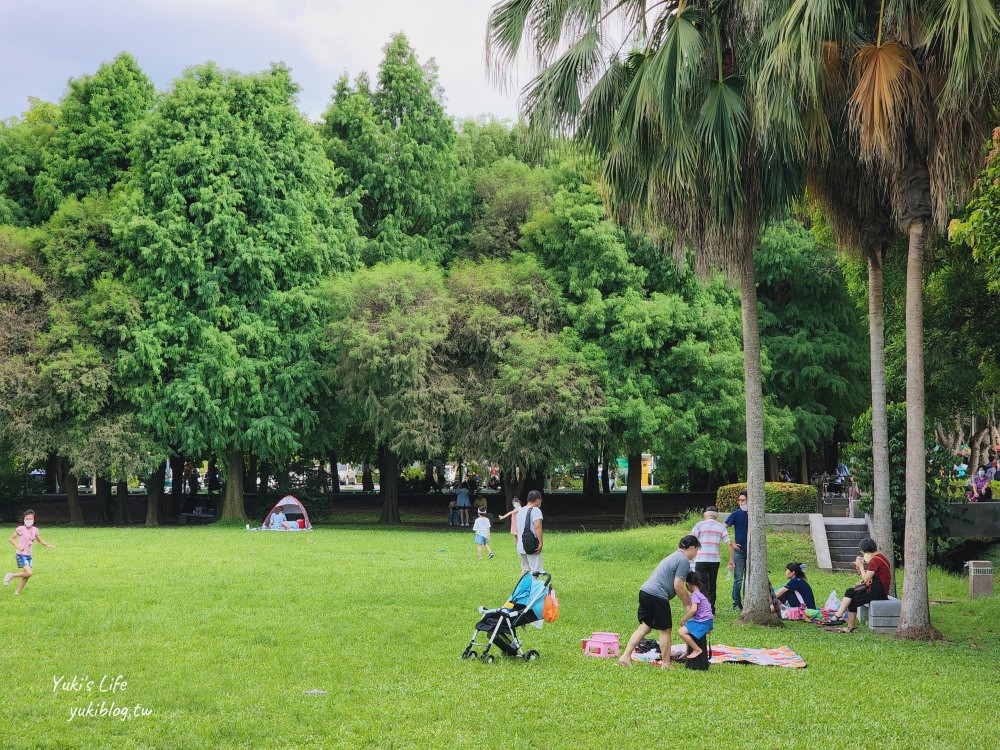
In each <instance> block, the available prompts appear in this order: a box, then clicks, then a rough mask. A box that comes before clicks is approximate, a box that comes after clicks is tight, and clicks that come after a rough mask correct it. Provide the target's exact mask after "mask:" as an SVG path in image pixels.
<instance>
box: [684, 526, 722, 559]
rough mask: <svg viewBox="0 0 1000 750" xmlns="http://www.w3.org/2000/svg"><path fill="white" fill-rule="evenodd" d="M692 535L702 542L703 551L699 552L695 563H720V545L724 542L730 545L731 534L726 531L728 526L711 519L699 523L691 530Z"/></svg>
mask: <svg viewBox="0 0 1000 750" xmlns="http://www.w3.org/2000/svg"><path fill="white" fill-rule="evenodd" d="M691 533H692V534H693V535H694V536H696V537H698V541H699V542H701V549H700V550H698V556H697V557H696V558H695V559H694V561H695V562H696V563H699V562H719V545H720V544H721V543H723V542H724V543H726V544H729V532H728V531H726V524H724V523H722V522H721V521H714V520H709V519H706V520H704V521H698V523H696V524H695V525H694V528H693V529H691Z"/></svg>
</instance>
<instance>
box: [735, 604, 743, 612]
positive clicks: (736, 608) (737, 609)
mask: <svg viewBox="0 0 1000 750" xmlns="http://www.w3.org/2000/svg"><path fill="white" fill-rule="evenodd" d="M733 611H734V612H742V611H743V607H741V606H740V605H739V604H734V605H733Z"/></svg>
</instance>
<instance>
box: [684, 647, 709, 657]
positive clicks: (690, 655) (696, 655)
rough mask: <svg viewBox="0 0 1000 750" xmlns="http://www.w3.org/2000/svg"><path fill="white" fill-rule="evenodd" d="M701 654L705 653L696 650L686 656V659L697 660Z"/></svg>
mask: <svg viewBox="0 0 1000 750" xmlns="http://www.w3.org/2000/svg"><path fill="white" fill-rule="evenodd" d="M703 653H705V651H704V650H703V649H700V648H696V649H695V650H694V651H692V652H691V653H690V654H688V659H697V658H698V657H699V656H701V655H702V654H703Z"/></svg>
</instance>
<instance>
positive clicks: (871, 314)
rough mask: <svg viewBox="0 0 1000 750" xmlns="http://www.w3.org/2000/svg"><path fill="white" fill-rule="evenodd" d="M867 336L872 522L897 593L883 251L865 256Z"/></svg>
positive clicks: (892, 589)
mask: <svg viewBox="0 0 1000 750" xmlns="http://www.w3.org/2000/svg"><path fill="white" fill-rule="evenodd" d="M868 338H869V347H870V354H871V370H872V376H871V377H872V495H873V497H872V501H873V503H874V508H873V510H872V525H873V527H874V532H875V544H877V545H878V548H879V549H880V550H882V552H883V553H884V554H885V556H886V557H888V558H889V565H890V570H891V571H892V578H891V582H890V586H889V588H890V593H891V594H892V595H893V596H895V595H896V560H895V554H894V552H893V544H892V501H891V500H890V499H889V416H888V411H887V407H886V395H885V300H884V296H883V290H882V255H881V254H879V255H877V256H876V255H870V256H869V257H868Z"/></svg>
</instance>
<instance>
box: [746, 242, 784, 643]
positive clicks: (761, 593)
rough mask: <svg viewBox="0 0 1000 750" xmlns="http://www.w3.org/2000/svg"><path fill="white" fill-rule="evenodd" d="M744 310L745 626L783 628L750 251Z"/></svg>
mask: <svg viewBox="0 0 1000 750" xmlns="http://www.w3.org/2000/svg"><path fill="white" fill-rule="evenodd" d="M740 307H741V308H742V313H743V379H744V383H745V390H746V428H747V499H748V500H749V508H748V512H749V516H750V524H749V529H748V532H747V545H748V546H749V547H750V549H749V550H747V572H746V578H745V580H746V583H745V584H744V585H745V587H746V596H745V597H744V600H743V615H742V617H741V618H740V619H741V620H742V621H743V622H752V623H755V624H757V625H776V626H780V625H781V617H780V616H779V615H776V614H774V613H773V612H771V586H770V584H769V583H768V577H767V538H766V533H767V526H766V520H765V508H764V396H763V392H762V385H761V369H760V320H759V317H758V310H757V281H756V278H755V275H754V268H753V255H752V254H751V252H750V250H749V248H748V249H747V252H746V257H745V258H744V259H743V263H742V268H741V269H740Z"/></svg>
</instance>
